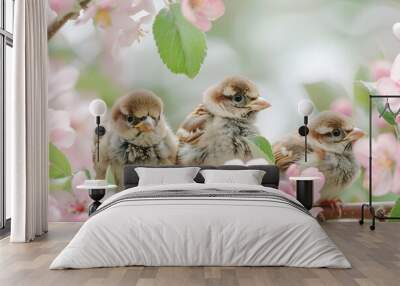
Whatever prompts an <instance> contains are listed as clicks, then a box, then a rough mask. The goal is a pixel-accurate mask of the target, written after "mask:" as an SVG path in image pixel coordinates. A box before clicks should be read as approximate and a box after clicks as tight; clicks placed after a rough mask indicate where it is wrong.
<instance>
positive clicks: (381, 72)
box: [371, 61, 391, 81]
mask: <svg viewBox="0 0 400 286" xmlns="http://www.w3.org/2000/svg"><path fill="white" fill-rule="evenodd" d="M371 70H372V78H373V79H374V81H377V80H379V79H381V78H383V77H390V70H391V64H390V63H389V62H386V61H376V62H374V63H373V64H372V67H371Z"/></svg>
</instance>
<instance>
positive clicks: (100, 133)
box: [94, 116, 106, 162]
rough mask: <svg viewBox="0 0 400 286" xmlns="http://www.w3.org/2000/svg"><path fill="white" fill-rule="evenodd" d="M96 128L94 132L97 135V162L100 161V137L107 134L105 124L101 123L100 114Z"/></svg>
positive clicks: (97, 117)
mask: <svg viewBox="0 0 400 286" xmlns="http://www.w3.org/2000/svg"><path fill="white" fill-rule="evenodd" d="M96 125H97V127H96V129H95V130H94V133H95V134H96V136H97V162H99V158H100V137H102V136H104V134H106V129H105V128H104V126H101V125H100V116H96Z"/></svg>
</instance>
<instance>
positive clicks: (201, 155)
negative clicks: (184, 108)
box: [177, 76, 270, 165]
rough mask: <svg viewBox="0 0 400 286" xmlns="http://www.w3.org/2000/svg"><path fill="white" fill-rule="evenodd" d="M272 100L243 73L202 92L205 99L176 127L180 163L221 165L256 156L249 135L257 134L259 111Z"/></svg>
mask: <svg viewBox="0 0 400 286" xmlns="http://www.w3.org/2000/svg"><path fill="white" fill-rule="evenodd" d="M269 106H270V104H269V103H268V102H267V101H266V100H265V99H263V98H261V97H260V93H259V91H258V89H257V87H256V85H255V84H254V83H253V82H251V81H250V80H248V79H246V78H244V77H241V76H231V77H227V78H225V79H224V80H223V81H222V82H220V83H219V84H217V85H214V86H211V87H210V88H208V89H207V90H206V91H205V92H204V94H203V103H202V104H200V105H199V106H198V107H197V108H196V109H195V110H194V111H193V112H192V113H191V114H189V115H188V116H187V118H186V119H185V120H184V122H183V123H182V124H181V126H180V127H179V129H178V131H177V137H178V140H179V144H178V154H177V164H182V165H191V164H195V165H220V164H223V163H224V162H226V161H228V160H232V159H241V160H243V161H247V160H250V159H252V158H253V156H252V152H251V150H250V146H249V144H248V140H247V138H249V137H251V136H254V135H257V134H258V133H259V131H258V130H257V128H256V127H255V125H254V122H255V118H256V114H257V113H258V112H259V111H261V110H263V109H266V108H268V107H269Z"/></svg>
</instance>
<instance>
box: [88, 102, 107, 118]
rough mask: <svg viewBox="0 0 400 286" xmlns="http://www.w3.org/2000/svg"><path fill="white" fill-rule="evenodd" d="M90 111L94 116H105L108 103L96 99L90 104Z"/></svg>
mask: <svg viewBox="0 0 400 286" xmlns="http://www.w3.org/2000/svg"><path fill="white" fill-rule="evenodd" d="M89 112H90V114H92V115H93V116H94V117H97V116H104V115H105V114H106V112H107V105H106V103H105V102H104V100H101V99H95V100H93V101H92V102H91V103H90V104H89Z"/></svg>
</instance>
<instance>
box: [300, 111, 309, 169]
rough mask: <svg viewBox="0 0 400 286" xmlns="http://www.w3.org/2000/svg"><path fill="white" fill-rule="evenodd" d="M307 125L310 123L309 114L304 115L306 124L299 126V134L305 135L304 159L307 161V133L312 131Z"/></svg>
mask: <svg viewBox="0 0 400 286" xmlns="http://www.w3.org/2000/svg"><path fill="white" fill-rule="evenodd" d="M307 125H308V116H304V125H303V126H301V127H300V128H299V134H300V135H301V136H303V137H304V161H305V162H307V153H308V146H307V135H308V133H309V132H310V130H309V129H308V127H307Z"/></svg>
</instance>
